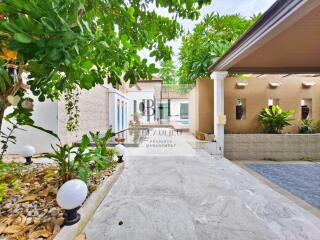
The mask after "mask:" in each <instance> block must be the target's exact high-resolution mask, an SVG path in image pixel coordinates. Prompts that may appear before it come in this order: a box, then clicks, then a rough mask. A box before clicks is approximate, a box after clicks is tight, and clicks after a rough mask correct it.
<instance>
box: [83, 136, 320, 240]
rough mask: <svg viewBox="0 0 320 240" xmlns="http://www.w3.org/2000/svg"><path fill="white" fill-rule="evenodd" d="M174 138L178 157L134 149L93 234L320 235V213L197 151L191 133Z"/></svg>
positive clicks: (115, 238)
mask: <svg viewBox="0 0 320 240" xmlns="http://www.w3.org/2000/svg"><path fill="white" fill-rule="evenodd" d="M154 138H155V137H154ZM154 138H153V139H154ZM151 139H152V138H149V141H150V140H151ZM170 139H171V140H172V141H173V142H175V143H178V144H177V145H176V147H175V148H176V149H174V148H173V149H169V151H171V152H174V153H176V154H174V155H173V156H170V155H168V154H164V155H163V156H162V154H161V150H159V149H160V148H162V147H159V149H156V148H157V147H156V146H155V147H154V148H153V149H152V148H150V147H147V146H146V145H145V146H144V147H143V148H140V149H136V151H135V150H134V149H131V150H130V151H129V154H128V155H127V156H126V158H125V161H126V168H125V170H124V172H123V173H122V175H121V176H120V179H119V180H118V182H117V183H116V184H115V185H114V187H113V189H112V191H111V193H110V194H109V195H108V196H107V198H106V199H105V200H104V201H103V202H102V204H101V205H100V207H99V208H98V210H97V212H96V213H95V216H94V217H93V219H91V221H90V222H89V224H88V225H87V226H86V228H85V230H84V232H85V233H86V236H87V239H89V240H103V239H110V240H111V239H112V240H127V239H128V240H162V239H163V240H165V239H176V240H189V239H190V240H194V239H198V240H205V239H208V240H209V239H210V240H212V239H218V240H229V239H230V240H235V239H237V240H251V239H252V240H260V239H261V240H262V239H265V240H275V239H287V240H298V239H301V240H308V239H313V240H319V239H320V227H319V226H320V219H319V218H317V217H315V216H314V215H312V214H310V213H309V212H307V211H306V210H304V209H302V208H301V207H299V206H298V205H296V204H295V203H293V202H291V201H290V200H289V199H287V198H286V197H284V196H282V195H280V194H279V193H277V192H275V191H274V190H272V189H271V188H270V187H268V186H266V185H265V184H263V183H262V182H260V181H259V180H258V179H256V178H255V177H253V176H252V175H250V174H249V173H247V172H246V171H245V170H243V169H241V168H239V167H238V166H236V165H235V164H233V163H231V162H230V161H228V160H226V159H224V158H219V157H213V156H210V155H208V154H207V153H205V152H204V151H203V150H197V151H194V150H193V149H192V148H191V147H190V145H188V144H185V143H186V141H187V139H188V136H172V137H171V138H170ZM182 140H183V141H184V143H183V141H182ZM181 147H182V149H181ZM158 151H159V152H158ZM164 151H166V149H165V148H162V152H164ZM184 151H185V152H186V153H187V154H186V156H184V155H183V152H184ZM134 152H136V154H133V153H134ZM148 152H150V154H148ZM137 153H139V154H141V155H140V156H139V155H138V154H137ZM157 153H159V154H158V155H157ZM192 153H193V155H192Z"/></svg>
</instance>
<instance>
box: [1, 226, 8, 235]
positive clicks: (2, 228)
mask: <svg viewBox="0 0 320 240" xmlns="http://www.w3.org/2000/svg"><path fill="white" fill-rule="evenodd" d="M6 227H7V225H6V224H2V223H1V224H0V234H1V233H2V232H3V230H4V229H6Z"/></svg>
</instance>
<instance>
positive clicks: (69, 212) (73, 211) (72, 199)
mask: <svg viewBox="0 0 320 240" xmlns="http://www.w3.org/2000/svg"><path fill="white" fill-rule="evenodd" d="M87 195H88V188H87V185H86V184H85V183H84V182H83V181H82V180H80V179H72V180H70V181H68V182H65V183H64V184H63V185H62V186H61V187H60V188H59V190H58V193H57V203H58V205H59V206H60V207H61V208H63V209H64V210H65V214H64V225H67V226H70V225H73V224H75V223H77V222H79V220H80V217H81V216H80V214H79V213H77V210H78V209H79V208H80V206H81V205H82V203H83V202H84V201H85V200H86V197H87Z"/></svg>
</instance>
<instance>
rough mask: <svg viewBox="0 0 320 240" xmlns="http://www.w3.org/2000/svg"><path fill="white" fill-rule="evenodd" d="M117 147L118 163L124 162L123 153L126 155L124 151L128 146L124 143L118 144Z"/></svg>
mask: <svg viewBox="0 0 320 240" xmlns="http://www.w3.org/2000/svg"><path fill="white" fill-rule="evenodd" d="M115 149H116V151H117V156H118V163H122V162H123V155H124V153H125V151H126V148H125V146H123V145H122V144H117V145H116V146H115Z"/></svg>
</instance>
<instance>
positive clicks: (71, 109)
mask: <svg viewBox="0 0 320 240" xmlns="http://www.w3.org/2000/svg"><path fill="white" fill-rule="evenodd" d="M79 96H80V91H79V89H77V88H74V89H68V90H67V91H66V92H65V94H64V99H65V101H66V105H65V109H66V111H67V116H68V120H67V124H66V129H67V130H68V131H69V132H75V131H77V130H78V128H79V117H80V110H79V106H78V104H79Z"/></svg>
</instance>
